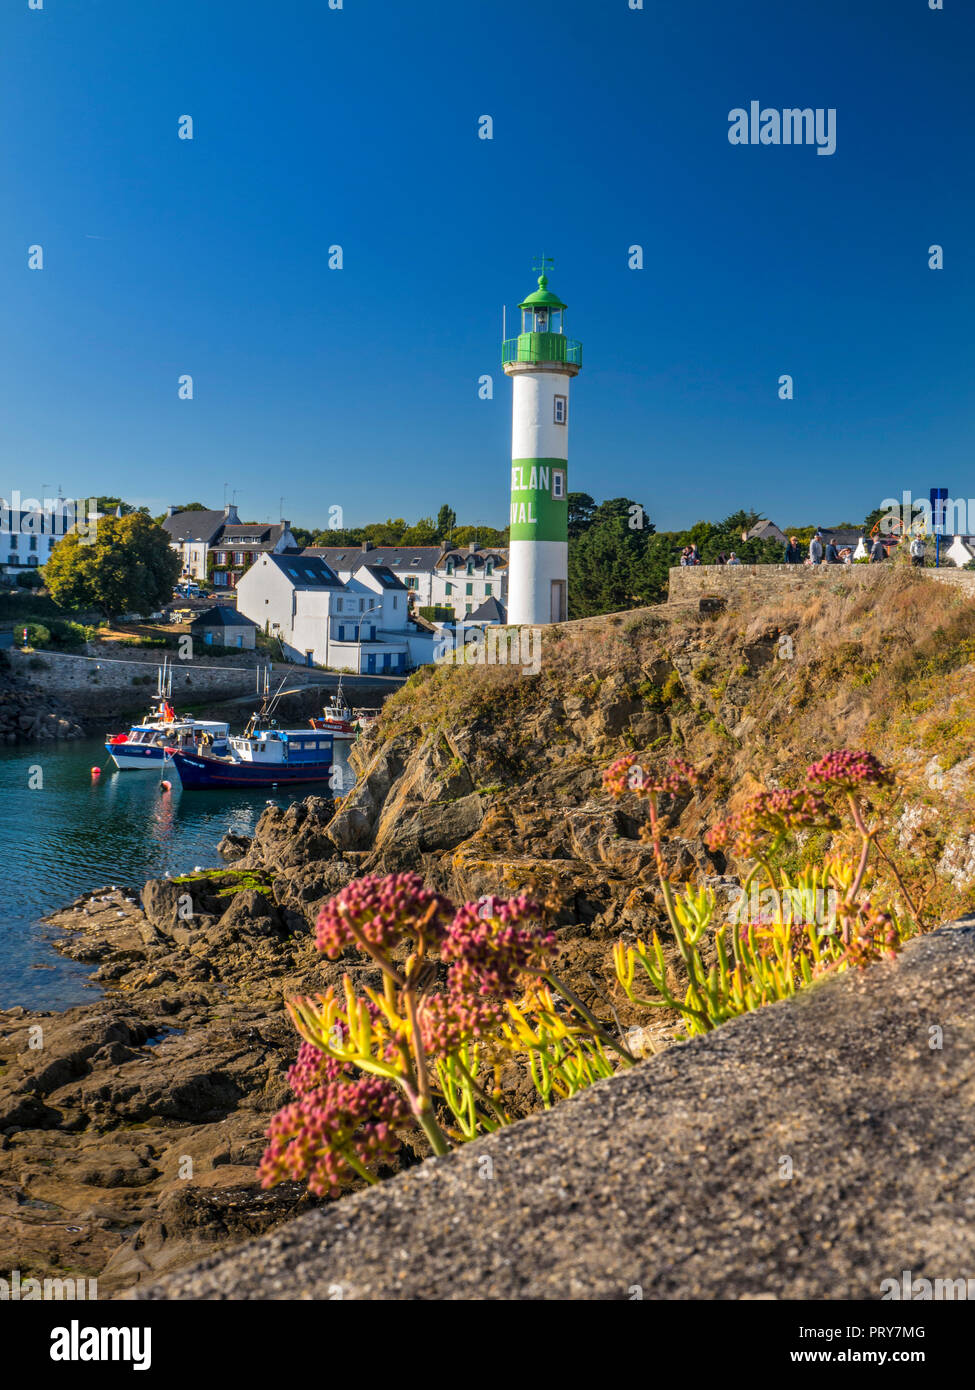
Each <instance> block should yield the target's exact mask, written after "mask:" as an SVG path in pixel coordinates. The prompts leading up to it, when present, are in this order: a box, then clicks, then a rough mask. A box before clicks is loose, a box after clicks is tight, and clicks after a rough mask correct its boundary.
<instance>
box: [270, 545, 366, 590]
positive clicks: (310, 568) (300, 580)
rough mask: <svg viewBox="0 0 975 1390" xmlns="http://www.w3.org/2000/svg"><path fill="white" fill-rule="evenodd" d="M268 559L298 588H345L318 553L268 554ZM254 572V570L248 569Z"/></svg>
mask: <svg viewBox="0 0 975 1390" xmlns="http://www.w3.org/2000/svg"><path fill="white" fill-rule="evenodd" d="M267 560H268V562H269V563H270V564H272V565H277V567H278V569H279V570H280V571H281V573H282V574H283V575H284V577H285V578H286V579H287V580H288V582H289V583H290V584H292V585H293V586H294V587H295V588H296V589H344V588H345V585H344V584H343V583H342V581H341V579H339V577H338V575H337V574H336V573H335V571H334V570H333V569H330V568H329V566H328V565H327V564H326V563H325V561H324V560H322V559H320V558H319V557H318V556H317V555H306V554H304V553H303V552H299V553H298V554H293V555H287V554H282V555H270V554H269V555H268V556H267ZM248 573H251V574H252V573H253V570H250V571H248Z"/></svg>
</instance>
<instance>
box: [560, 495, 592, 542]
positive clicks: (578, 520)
mask: <svg viewBox="0 0 975 1390" xmlns="http://www.w3.org/2000/svg"><path fill="white" fill-rule="evenodd" d="M565 500H566V502H567V504H568V508H569V540H570V541H571V540H574V539H575V538H576V537H577V536H581V535H582V533H583V532H584V531H588V530H589V527H590V526H591V525H592V519H593V515H594V514H595V511H596V502H595V499H594V498H592V497H590V496H589V493H588V492H570V493H569V495H568V496H567V497H566V499H565Z"/></svg>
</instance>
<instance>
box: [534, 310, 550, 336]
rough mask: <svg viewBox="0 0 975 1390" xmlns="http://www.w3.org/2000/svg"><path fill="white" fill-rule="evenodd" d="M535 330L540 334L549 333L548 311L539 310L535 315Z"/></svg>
mask: <svg viewBox="0 0 975 1390" xmlns="http://www.w3.org/2000/svg"><path fill="white" fill-rule="evenodd" d="M535 330H536V332H538V333H547V332H548V310H547V309H539V310H538V312H537V313H536V315H535Z"/></svg>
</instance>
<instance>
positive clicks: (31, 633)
mask: <svg viewBox="0 0 975 1390" xmlns="http://www.w3.org/2000/svg"><path fill="white" fill-rule="evenodd" d="M15 640H16V639H15ZM19 640H20V642H21V644H22V645H23V646H25V647H35V648H36V647H47V646H50V642H51V629H50V628H48V627H45V626H44V624H43V623H27V624H26V626H25V627H23V628H22V629H21V630H20V633H19Z"/></svg>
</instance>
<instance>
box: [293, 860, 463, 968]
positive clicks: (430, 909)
mask: <svg viewBox="0 0 975 1390" xmlns="http://www.w3.org/2000/svg"><path fill="white" fill-rule="evenodd" d="M453 910H454V909H453V904H452V903H450V902H448V901H447V899H446V898H442V897H441V896H440V895H439V893H431V892H430V890H429V889H428V888H425V887H424V884H423V879H422V878H421V877H420V875H419V874H413V873H402V874H389V875H387V877H385V878H378V877H376V876H375V875H372V874H370V875H367V876H366V877H364V878H354V879H352V880H351V882H350V883H347V884H346V886H345V887H344V888H343V889H342V891H341V893H339V894H338V895H337V896H336V897H334V898H331V899H330V900H329V901H328V902H327V903H326V904H325V906H324V907H323V908H322V910H321V912H320V913H319V914H318V921H317V923H316V929H317V936H316V941H317V945H318V949H319V950H320V951H324V952H325V954H326V955H327V956H328V957H329V958H330V959H331V960H334V959H335V957H336V956H338V955H341V953H342V951H343V950H344V949H345V947H346V946H351V945H361V944H362V942H367V943H368V944H369V945H371V946H376V947H378V948H379V949H380V950H382V951H383V952H386V953H388V952H390V951H392V950H393V949H394V948H395V947H396V946H398V945H399V943H400V942H401V941H402V940H403V938H404V937H411V938H412V939H414V940H415V941H416V943H417V947H418V948H419V949H421V950H426V949H429V948H430V947H431V946H434V945H435V944H436V943H437V942H439V941H440V939H441V937H442V936H443V934H444V932H445V930H446V928H447V923H448V922H449V920H450V916H451V914H452V912H453ZM357 934H358V938H360V939H357Z"/></svg>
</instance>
